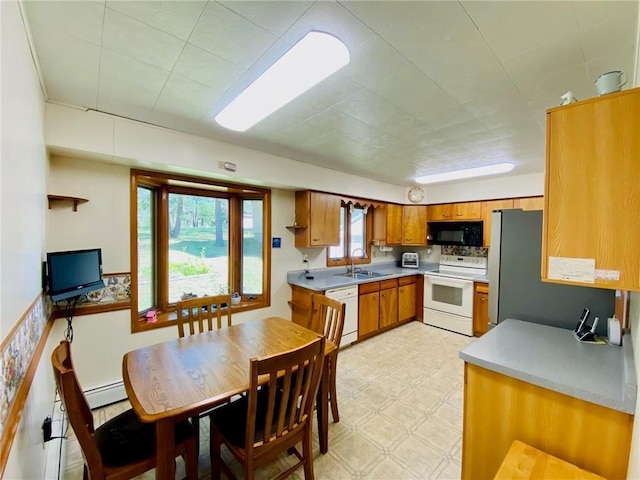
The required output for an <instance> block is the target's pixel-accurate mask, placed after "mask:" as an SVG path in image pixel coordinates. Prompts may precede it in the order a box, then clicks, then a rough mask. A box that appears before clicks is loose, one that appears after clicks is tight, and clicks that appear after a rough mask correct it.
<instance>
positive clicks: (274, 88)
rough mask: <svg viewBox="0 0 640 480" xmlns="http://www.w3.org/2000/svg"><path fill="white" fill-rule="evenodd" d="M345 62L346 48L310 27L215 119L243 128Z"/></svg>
mask: <svg viewBox="0 0 640 480" xmlns="http://www.w3.org/2000/svg"><path fill="white" fill-rule="evenodd" d="M347 63H349V50H348V49H347V47H346V46H345V44H344V43H342V42H341V41H340V40H339V39H338V38H336V37H334V36H333V35H330V34H328V33H323V32H316V31H311V32H309V33H307V34H306V35H305V36H304V37H303V38H302V40H300V41H299V42H298V43H296V44H295V45H294V46H293V47H291V49H290V50H289V51H287V53H285V54H284V55H283V56H282V57H280V58H279V59H278V60H277V61H276V63H274V64H273V65H271V66H270V67H269V68H268V69H267V71H266V72H264V73H263V74H262V75H261V76H260V77H258V78H257V79H256V80H255V81H254V82H253V83H252V84H251V85H249V86H248V87H247V88H246V89H245V90H244V91H243V92H242V93H241V94H240V95H238V96H237V97H236V98H235V99H234V100H233V101H232V102H231V103H229V105H227V106H226V107H225V108H224V109H223V110H222V111H221V112H220V113H218V115H216V117H215V120H216V122H218V123H219V124H220V125H222V126H223V127H225V128H228V129H230V130H236V131H238V132H244V131H245V130H247V129H248V128H250V127H252V126H253V125H255V124H256V123H258V122H259V121H260V120H262V119H263V118H265V117H267V116H268V115H270V114H272V113H273V112H275V111H276V110H278V109H279V108H281V107H283V106H284V105H286V104H287V103H289V102H290V101H291V100H293V99H294V98H296V97H297V96H298V95H300V94H302V93H303V92H306V91H307V90H309V89H310V88H311V87H313V86H314V85H316V84H317V83H319V82H321V81H322V80H324V79H325V78H327V77H328V76H329V75H331V74H332V73H334V72H336V71H337V70H339V69H340V68H342V67H344V66H345V65H346V64H347Z"/></svg>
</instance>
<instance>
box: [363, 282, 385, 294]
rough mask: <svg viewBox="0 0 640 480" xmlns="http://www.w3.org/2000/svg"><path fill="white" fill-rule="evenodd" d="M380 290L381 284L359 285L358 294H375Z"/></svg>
mask: <svg viewBox="0 0 640 480" xmlns="http://www.w3.org/2000/svg"><path fill="white" fill-rule="evenodd" d="M379 290H380V282H369V283H361V284H360V285H358V294H359V295H364V294H366V293H374V292H377V291H379Z"/></svg>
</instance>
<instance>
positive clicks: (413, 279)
mask: <svg viewBox="0 0 640 480" xmlns="http://www.w3.org/2000/svg"><path fill="white" fill-rule="evenodd" d="M417 281H418V277H416V276H415V275H411V276H410V277H400V278H399V279H398V285H400V286H402V285H411V284H412V283H416V282H417Z"/></svg>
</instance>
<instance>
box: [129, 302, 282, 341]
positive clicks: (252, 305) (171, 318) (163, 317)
mask: <svg viewBox="0 0 640 480" xmlns="http://www.w3.org/2000/svg"><path fill="white" fill-rule="evenodd" d="M268 306H270V303H269V302H267V301H263V300H254V301H244V302H240V303H239V304H238V305H232V307H231V321H232V322H233V315H235V314H237V313H241V312H248V311H250V310H257V309H259V308H265V307H268ZM176 324H177V315H176V312H175V310H172V311H169V312H163V313H158V317H157V320H156V321H155V322H147V319H146V318H145V317H144V316H141V317H138V319H137V320H134V323H132V325H131V333H138V332H146V331H149V330H155V329H156V328H165V327H170V326H175V325H176Z"/></svg>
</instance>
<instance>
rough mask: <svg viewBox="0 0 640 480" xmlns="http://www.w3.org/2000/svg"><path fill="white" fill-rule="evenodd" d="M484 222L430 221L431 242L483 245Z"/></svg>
mask: <svg viewBox="0 0 640 480" xmlns="http://www.w3.org/2000/svg"><path fill="white" fill-rule="evenodd" d="M482 223H483V222H429V235H428V237H427V238H428V240H429V243H431V244H433V245H460V246H466V247H482V243H483V237H482Z"/></svg>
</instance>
